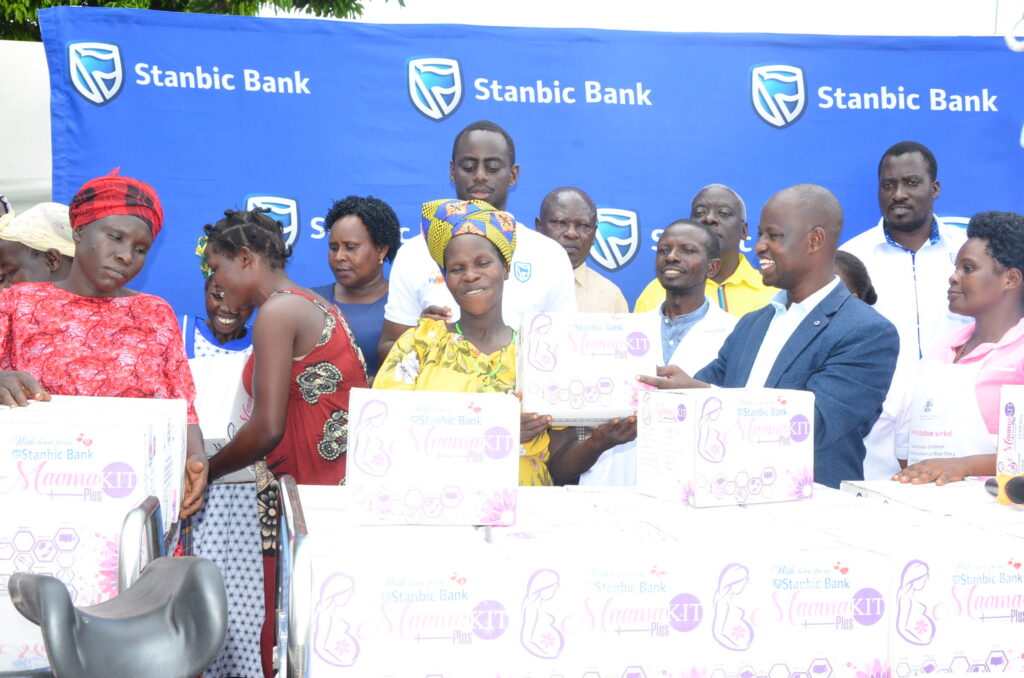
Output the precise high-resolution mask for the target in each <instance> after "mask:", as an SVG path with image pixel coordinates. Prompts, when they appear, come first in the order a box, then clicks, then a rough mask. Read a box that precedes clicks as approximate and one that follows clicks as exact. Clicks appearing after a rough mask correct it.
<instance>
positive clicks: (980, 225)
mask: <svg viewBox="0 0 1024 678" xmlns="http://www.w3.org/2000/svg"><path fill="white" fill-rule="evenodd" d="M967 237H968V238H980V239H982V240H985V241H987V245H986V248H985V249H987V250H988V253H989V254H991V255H992V258H993V259H995V260H996V261H998V262H999V264H1000V265H1001V266H1004V267H1006V268H1016V269H1019V270H1020V271H1022V272H1024V216H1021V215H1019V214H1017V213H1016V212H980V213H978V214H975V215H974V216H973V217H971V221H970V222H969V223H968V224H967Z"/></svg>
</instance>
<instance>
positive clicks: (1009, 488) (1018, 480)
mask: <svg viewBox="0 0 1024 678" xmlns="http://www.w3.org/2000/svg"><path fill="white" fill-rule="evenodd" d="M985 490H986V491H987V492H988V493H989V494H991V495H992V496H994V497H995V498H996V499H997V500H998V501H999V503H1000V504H1024V475H1019V476H1011V475H1010V474H1009V473H1000V474H999V475H997V476H996V477H995V478H989V479H987V480H986V481H985Z"/></svg>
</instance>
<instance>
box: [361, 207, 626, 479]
mask: <svg viewBox="0 0 1024 678" xmlns="http://www.w3.org/2000/svg"><path fill="white" fill-rule="evenodd" d="M422 213H423V231H424V233H425V234H426V239H427V249H428V250H429V252H430V256H431V257H432V258H433V259H434V261H435V262H436V263H437V265H438V266H440V267H441V270H442V272H443V273H444V278H445V284H446V285H447V286H448V291H449V292H451V294H452V297H453V298H454V299H455V302H456V303H457V304H458V305H459V313H460V316H459V321H458V322H455V323H447V322H445V321H444V320H436V319H428V318H423V319H421V320H420V322H419V325H418V326H417V327H413V328H410V329H408V330H406V331H405V332H404V333H403V334H402V335H401V336H400V337H399V338H398V340H397V341H396V342H395V344H394V346H393V347H392V349H391V352H390V353H389V354H388V356H387V358H386V359H385V361H384V362H383V363H382V364H381V368H380V371H379V373H378V375H377V379H376V380H375V381H374V384H373V387H374V388H378V389H379V388H388V389H399V390H406V391H448V392H465V393H510V392H512V391H514V390H515V386H516V345H515V336H516V333H515V331H513V330H512V328H511V327H508V326H507V325H506V324H505V321H504V319H503V318H502V312H501V300H502V294H503V293H504V288H505V280H506V279H507V278H508V273H509V262H510V261H511V260H512V254H513V252H514V251H515V247H516V228H515V223H516V220H515V217H513V216H512V215H511V214H509V213H508V212H504V211H500V210H496V209H494V207H493V206H491V205H489V204H488V203H486V202H483V201H482V200H434V201H431V202H428V203H424V204H423V212H422ZM470 235H472V236H476V237H462V236H470ZM549 429H550V430H549ZM635 433H636V418H635V417H628V418H627V419H624V420H621V421H620V420H617V419H613V420H612V421H611V422H609V423H607V424H604V425H602V426H599V427H597V428H596V429H595V430H594V433H593V435H592V436H591V437H590V438H589V439H588V440H586V441H583V442H578V441H577V440H576V432H575V430H572V429H551V418H550V417H548V416H544V415H539V414H535V413H523V414H522V415H521V418H520V435H519V439H520V441H521V442H522V451H521V454H520V457H519V484H520V485H553V484H565V483H566V482H572V481H574V480H575V479H576V478H578V477H579V475H580V474H581V473H583V472H584V471H586V470H587V469H589V468H590V467H591V466H593V465H594V463H595V462H596V461H597V459H598V457H600V455H601V453H602V452H604V451H605V450H608V449H610V448H611V447H614V446H615V445H617V444H619V443H621V442H624V441H625V440H628V439H630V438H631V437H632V436H633V435H635Z"/></svg>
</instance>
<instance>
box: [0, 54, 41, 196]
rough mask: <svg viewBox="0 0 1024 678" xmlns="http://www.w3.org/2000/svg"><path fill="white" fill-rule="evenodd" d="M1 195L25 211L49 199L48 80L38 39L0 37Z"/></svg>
mask: <svg viewBox="0 0 1024 678" xmlns="http://www.w3.org/2000/svg"><path fill="white" fill-rule="evenodd" d="M0 93H2V94H0V96H2V101H3V103H2V104H0V134H2V135H3V137H2V139H3V140H2V141H0V193H3V194H4V195H6V196H7V197H8V198H9V199H10V200H11V202H13V203H14V209H15V211H17V210H24V209H26V208H29V207H31V206H32V205H35V204H36V203H40V202H44V201H47V200H49V199H50V79H49V75H48V74H47V71H46V56H45V55H44V54H43V45H42V43H36V42H13V41H10V40H0Z"/></svg>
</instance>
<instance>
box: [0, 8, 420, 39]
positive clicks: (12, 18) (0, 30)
mask: <svg viewBox="0 0 1024 678" xmlns="http://www.w3.org/2000/svg"><path fill="white" fill-rule="evenodd" d="M385 1H387V0H385ZM398 4H399V5H401V6H403V7H404V6H405V0H398ZM61 5H73V6H76V7H129V8H134V9H159V10H164V11H167V12H198V13H202V14H236V15H243V16H253V15H255V14H256V13H257V12H258V11H259V10H260V8H261V7H278V8H280V9H284V10H291V9H296V10H299V11H305V12H308V13H309V14H312V15H313V16H318V17H335V18H338V19H353V18H355V17H358V16H360V15H361V14H362V13H363V3H362V2H360V1H359V0H0V39H3V40H36V41H38V40H40V39H41V37H40V35H39V22H38V20H37V19H36V11H37V10H40V9H43V8H45V7H57V6H61Z"/></svg>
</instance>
